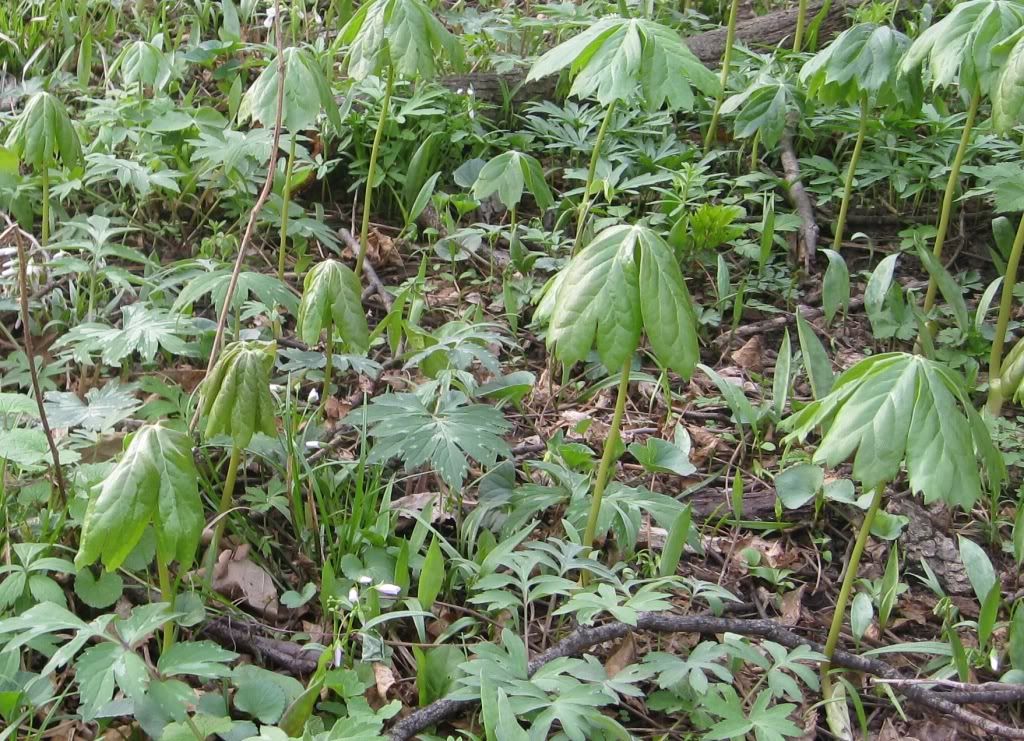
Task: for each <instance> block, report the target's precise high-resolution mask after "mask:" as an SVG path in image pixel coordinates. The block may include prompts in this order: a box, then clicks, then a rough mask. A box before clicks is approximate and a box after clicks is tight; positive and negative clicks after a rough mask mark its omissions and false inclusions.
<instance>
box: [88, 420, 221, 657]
mask: <svg viewBox="0 0 1024 741" xmlns="http://www.w3.org/2000/svg"><path fill="white" fill-rule="evenodd" d="M198 481H199V475H198V473H197V472H196V466H195V462H194V460H193V458H192V439H191V438H190V437H189V436H188V435H187V434H186V433H184V432H181V431H179V430H176V429H174V428H173V427H170V426H168V425H167V424H166V423H162V422H161V423H159V424H154V425H146V426H145V427H142V428H141V429H140V430H138V431H137V432H136V433H134V434H133V435H132V436H131V437H130V438H129V443H128V448H127V449H126V450H125V452H124V455H122V456H121V459H120V460H119V461H118V462H117V465H115V466H114V469H113V470H112V471H111V472H110V473H109V474H108V475H107V477H106V478H105V479H104V480H103V482H102V483H101V484H100V485H99V486H98V487H97V489H96V491H95V492H94V494H93V496H92V498H91V499H90V500H89V505H88V507H87V508H86V511H85V518H84V520H83V522H82V538H81V541H80V543H79V547H78V555H77V556H75V565H76V566H78V568H79V569H81V568H84V567H85V566H88V565H89V564H91V563H94V562H95V561H97V560H100V561H102V563H103V565H104V566H105V567H106V569H107V570H108V571H113V570H115V569H117V568H118V567H119V566H120V565H121V564H122V563H123V562H124V560H125V559H126V558H127V557H128V554H130V553H131V552H132V550H133V549H134V548H135V546H136V545H138V543H139V541H140V540H141V539H142V535H143V533H144V532H145V530H146V528H147V527H149V526H150V525H152V526H153V530H154V531H155V532H156V565H157V573H158V577H159V580H160V598H161V599H162V600H163V601H164V602H168V603H171V602H173V601H174V594H173V591H172V587H171V577H170V570H169V567H168V565H169V564H170V562H171V561H177V562H178V567H179V569H182V570H185V569H188V568H189V567H190V566H191V565H192V562H193V560H194V559H195V555H196V549H197V548H198V547H199V538H200V536H201V534H202V532H203V502H202V500H201V499H200V498H199V485H198ZM171 631H172V624H171V623H167V624H166V625H165V626H164V650H167V649H168V648H170V645H171V642H172V640H173V633H172V632H171Z"/></svg>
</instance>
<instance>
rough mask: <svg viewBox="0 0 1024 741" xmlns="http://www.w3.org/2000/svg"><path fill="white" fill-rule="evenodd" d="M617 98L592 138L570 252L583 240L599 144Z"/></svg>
mask: <svg viewBox="0 0 1024 741" xmlns="http://www.w3.org/2000/svg"><path fill="white" fill-rule="evenodd" d="M618 102H619V101H618V100H613V101H612V102H611V103H609V104H608V110H607V111H605V114H604V121H602V122H601V128H599V129H598V130H597V139H595V140H594V151H593V152H591V153H590V167H589V168H588V169H587V182H586V185H585V186H584V188H583V196H582V197H581V198H580V207H579V209H577V211H576V239H575V240H573V243H572V254H573V255H575V254H576V253H577V252H579V251H580V247H581V246H582V242H583V229H584V227H586V225H587V215H588V214H589V213H590V191H591V189H592V188H593V187H594V175H595V174H596V173H597V162H598V160H599V159H601V144H602V143H603V142H604V137H605V134H606V133H608V124H609V123H611V120H612V116H613V115H614V114H615V106H616V104H617V103H618Z"/></svg>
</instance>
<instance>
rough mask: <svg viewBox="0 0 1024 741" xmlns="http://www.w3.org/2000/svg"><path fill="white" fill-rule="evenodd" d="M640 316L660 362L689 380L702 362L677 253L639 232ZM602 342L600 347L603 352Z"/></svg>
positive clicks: (691, 309) (691, 307)
mask: <svg viewBox="0 0 1024 741" xmlns="http://www.w3.org/2000/svg"><path fill="white" fill-rule="evenodd" d="M637 242H638V243H639V246H640V313H641V316H642V318H643V325H644V331H645V332H646V333H647V339H648V341H649V342H650V343H651V349H652V350H653V351H654V356H655V357H656V358H657V360H658V362H659V363H660V364H661V365H663V366H665V367H666V368H671V369H672V370H674V371H675V372H676V373H678V374H679V375H681V376H682V377H683V378H689V377H690V375H691V374H692V373H693V369H694V366H695V365H696V364H697V361H698V360H699V359H700V352H699V349H698V347H697V317H696V315H695V312H694V309H693V301H692V299H691V298H690V292H689V291H688V290H687V288H686V282H685V281H684V280H683V274H682V271H681V270H680V269H679V263H678V262H677V261H676V257H675V253H674V252H673V251H672V248H671V247H669V246H668V243H666V242H665V241H664V240H663V239H662V238H661V237H659V236H658V235H657V234H655V233H654V232H652V231H650V230H647V229H644V230H643V231H641V232H639V234H638V238H637ZM600 342H601V340H600V338H598V347H599V348H600Z"/></svg>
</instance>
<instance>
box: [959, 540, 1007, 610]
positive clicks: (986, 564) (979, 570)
mask: <svg viewBox="0 0 1024 741" xmlns="http://www.w3.org/2000/svg"><path fill="white" fill-rule="evenodd" d="M958 541H959V544H960V560H961V561H963V564H964V570H965V571H966V572H967V578H968V579H969V580H970V582H971V586H972V587H974V594H975V596H976V597H977V598H978V602H979V604H980V603H983V602H984V601H985V598H986V597H988V594H989V592H991V591H992V588H993V587H994V586H995V585H996V584H998V583H999V578H998V577H997V576H996V570H995V567H993V566H992V561H991V560H990V559H989V557H988V554H987V553H985V549H984V548H982V547H981V546H980V545H978V544H977V543H975V542H974V541H973V540H971V539H970V538H965V537H964V536H962V535H960V536H958Z"/></svg>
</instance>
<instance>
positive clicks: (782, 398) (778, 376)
mask: <svg viewBox="0 0 1024 741" xmlns="http://www.w3.org/2000/svg"><path fill="white" fill-rule="evenodd" d="M792 363H793V352H792V349H791V344H790V340H789V328H788V327H787V328H786V329H785V331H784V332H783V333H782V344H781V345H779V354H778V356H777V358H776V360H775V371H774V373H773V374H772V409H773V410H774V412H775V416H776V417H777V418H781V417H782V413H783V412H784V411H785V409H786V402H787V401H788V399H789V384H790V381H791V379H790V377H789V372H790V367H791V366H792Z"/></svg>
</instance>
